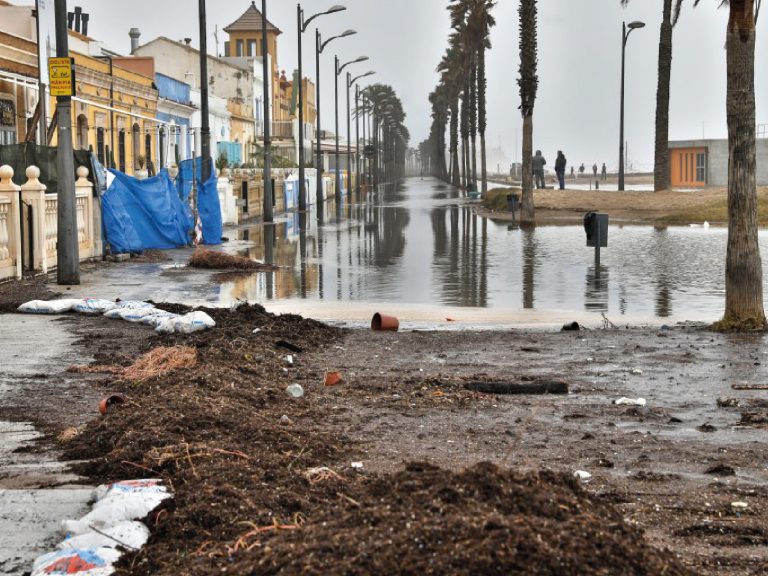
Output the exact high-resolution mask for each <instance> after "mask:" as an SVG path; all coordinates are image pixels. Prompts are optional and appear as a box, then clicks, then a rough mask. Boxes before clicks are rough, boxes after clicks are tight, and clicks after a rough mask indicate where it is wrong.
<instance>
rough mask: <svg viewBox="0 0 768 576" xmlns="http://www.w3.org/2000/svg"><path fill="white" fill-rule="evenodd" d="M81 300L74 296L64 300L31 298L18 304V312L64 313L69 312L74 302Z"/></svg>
mask: <svg viewBox="0 0 768 576" xmlns="http://www.w3.org/2000/svg"><path fill="white" fill-rule="evenodd" d="M80 302H82V300H77V299H74V298H68V299H64V300H32V301H31V302H26V303H24V304H22V305H21V306H19V312H24V313H25V314H64V313H65V312H69V311H71V310H72V308H74V307H75V305H76V304H78V303H80Z"/></svg>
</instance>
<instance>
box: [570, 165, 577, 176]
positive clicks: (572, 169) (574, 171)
mask: <svg viewBox="0 0 768 576" xmlns="http://www.w3.org/2000/svg"><path fill="white" fill-rule="evenodd" d="M575 173H576V170H574V168H573V166H571V178H573V177H574V174H575Z"/></svg>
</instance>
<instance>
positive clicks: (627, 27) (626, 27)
mask: <svg viewBox="0 0 768 576" xmlns="http://www.w3.org/2000/svg"><path fill="white" fill-rule="evenodd" d="M644 27H645V22H639V21H635V22H630V23H629V24H627V23H626V22H623V23H622V27H621V120H620V123H619V125H620V127H619V190H621V191H623V190H624V75H625V68H626V62H625V60H626V58H625V56H626V52H627V40H628V39H629V35H630V34H631V33H632V30H636V29H638V28H644Z"/></svg>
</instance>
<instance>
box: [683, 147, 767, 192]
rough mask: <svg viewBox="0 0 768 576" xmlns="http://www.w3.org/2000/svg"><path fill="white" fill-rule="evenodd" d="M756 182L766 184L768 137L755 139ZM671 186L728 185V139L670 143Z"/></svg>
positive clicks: (701, 186) (761, 184)
mask: <svg viewBox="0 0 768 576" xmlns="http://www.w3.org/2000/svg"><path fill="white" fill-rule="evenodd" d="M756 156H757V184H758V186H768V139H765V138H758V139H757V154H756ZM669 170H670V174H669V176H670V186H671V187H672V188H704V187H706V186H727V185H728V140H726V139H721V140H680V141H675V142H670V143H669Z"/></svg>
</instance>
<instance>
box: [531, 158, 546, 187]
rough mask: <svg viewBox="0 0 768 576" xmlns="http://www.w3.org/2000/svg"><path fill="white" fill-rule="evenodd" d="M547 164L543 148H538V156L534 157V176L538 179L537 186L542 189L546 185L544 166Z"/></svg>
mask: <svg viewBox="0 0 768 576" xmlns="http://www.w3.org/2000/svg"><path fill="white" fill-rule="evenodd" d="M546 165H547V160H546V158H544V156H542V155H541V150H536V156H534V157H533V177H534V179H535V180H536V188H539V189H542V188H544V187H545V183H544V166H546Z"/></svg>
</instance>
